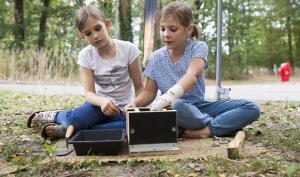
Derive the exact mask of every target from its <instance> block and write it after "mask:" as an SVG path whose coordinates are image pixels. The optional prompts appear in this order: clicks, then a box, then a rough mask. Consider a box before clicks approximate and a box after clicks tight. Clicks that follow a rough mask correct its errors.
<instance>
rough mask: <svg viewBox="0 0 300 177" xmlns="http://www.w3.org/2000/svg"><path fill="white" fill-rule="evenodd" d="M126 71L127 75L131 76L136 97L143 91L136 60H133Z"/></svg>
mask: <svg viewBox="0 0 300 177" xmlns="http://www.w3.org/2000/svg"><path fill="white" fill-rule="evenodd" d="M128 69H129V74H130V76H131V79H132V81H133V85H134V90H135V95H136V96H137V95H139V94H140V93H141V92H142V91H143V89H144V84H143V79H142V70H141V66H140V63H139V60H138V58H137V59H135V60H134V62H132V63H131V64H130V65H129V67H128Z"/></svg>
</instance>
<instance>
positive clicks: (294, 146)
mask: <svg viewBox="0 0 300 177" xmlns="http://www.w3.org/2000/svg"><path fill="white" fill-rule="evenodd" d="M83 102H84V97H83V96H72V95H66V96H43V95H31V94H26V93H14V92H9V91H0V142H1V143H2V145H0V163H1V162H5V163H8V164H12V165H16V166H17V167H22V166H24V165H28V166H29V168H26V169H25V170H19V171H17V172H16V173H15V175H16V176H63V175H69V174H73V173H74V174H79V173H80V174H81V175H82V176H110V177H113V176H120V175H123V176H176V175H177V176H178V175H180V176H196V175H198V176H224V175H225V176H234V175H236V176H251V175H252V176H258V175H263V176H288V177H290V176H300V167H299V166H300V157H299V153H300V138H299V137H300V113H299V109H300V103H299V102H260V104H261V108H262V114H261V117H260V119H259V120H258V121H257V122H255V123H253V124H252V125H251V126H250V127H247V128H246V129H245V132H246V136H247V141H250V142H252V143H254V144H262V145H263V146H265V147H266V148H268V149H270V151H268V152H266V153H263V154H260V155H259V156H257V157H253V156H250V157H247V158H244V159H241V160H239V161H232V160H228V159H226V158H222V157H209V158H207V159H193V160H192V159H186V160H179V161H176V162H170V161H168V160H160V159H154V160H151V161H147V162H146V161H140V160H138V159H137V158H131V159H130V160H128V161H126V162H122V163H100V162H99V161H97V160H93V159H92V158H89V160H85V161H80V162H74V163H66V162H56V161H50V162H48V163H47V164H40V162H41V161H42V160H44V159H45V158H50V159H51V156H52V155H53V151H54V150H53V147H52V143H53V142H49V141H45V140H43V139H42V138H41V137H40V135H39V131H38V130H37V129H28V128H27V127H26V118H27V116H29V115H30V114H31V113H32V112H34V111H37V110H54V109H71V108H74V107H76V106H79V105H81V104H82V103H83ZM1 143H0V144H1Z"/></svg>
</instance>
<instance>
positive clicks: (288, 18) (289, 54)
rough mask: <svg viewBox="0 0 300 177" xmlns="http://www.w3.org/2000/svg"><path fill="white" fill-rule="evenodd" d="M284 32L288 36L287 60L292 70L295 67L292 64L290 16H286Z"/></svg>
mask: <svg viewBox="0 0 300 177" xmlns="http://www.w3.org/2000/svg"><path fill="white" fill-rule="evenodd" d="M286 32H287V37H288V57H289V58H288V60H289V63H290V64H291V67H292V72H293V71H294V69H295V66H294V56H293V46H292V30H291V17H290V16H288V17H287V18H286Z"/></svg>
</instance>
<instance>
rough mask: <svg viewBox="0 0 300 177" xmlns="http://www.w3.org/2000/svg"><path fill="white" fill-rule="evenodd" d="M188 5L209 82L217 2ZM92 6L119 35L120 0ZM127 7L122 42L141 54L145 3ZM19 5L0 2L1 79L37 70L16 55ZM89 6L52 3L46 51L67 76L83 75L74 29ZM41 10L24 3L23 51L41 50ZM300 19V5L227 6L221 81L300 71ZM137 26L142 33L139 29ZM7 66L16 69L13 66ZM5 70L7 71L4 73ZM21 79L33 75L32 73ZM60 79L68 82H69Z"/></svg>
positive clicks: (35, 2)
mask: <svg viewBox="0 0 300 177" xmlns="http://www.w3.org/2000/svg"><path fill="white" fill-rule="evenodd" d="M186 1H187V2H188V3H189V4H190V5H191V7H192V8H193V13H194V22H195V24H197V25H198V26H199V27H200V29H201V31H202V35H201V37H202V40H203V41H205V42H206V43H207V44H208V46H209V50H210V54H209V61H210V65H209V69H208V71H207V77H208V78H214V77H215V63H216V62H215V60H216V22H217V1H211V0H201V1H198V0H186ZM89 2H90V3H91V4H94V5H96V6H98V7H99V8H100V9H101V10H102V11H103V12H104V14H105V16H106V17H107V18H109V19H111V21H112V22H113V23H112V25H111V31H112V30H113V29H114V20H115V12H116V10H119V9H116V7H115V4H116V0H114V1H110V0H92V1H89ZM122 2H125V3H124V8H123V9H125V10H126V11H124V13H121V11H120V13H119V14H120V32H121V39H124V40H129V41H133V40H134V42H137V43H136V44H137V45H139V48H140V49H143V34H144V33H143V31H144V27H143V18H144V16H143V15H144V13H143V8H144V7H143V6H144V1H137V0H124V1H122ZM158 2H160V3H161V5H162V7H164V6H165V5H167V4H168V3H169V2H171V1H170V0H158ZM14 3H15V2H14V1H5V0H0V26H1V28H0V53H6V54H5V55H6V56H5V59H0V62H2V61H3V60H4V61H5V62H4V63H5V64H4V65H1V70H0V71H1V72H2V73H1V75H0V78H1V79H7V78H18V77H19V76H12V75H11V74H13V73H14V72H12V69H13V67H17V66H16V65H18V66H20V65H21V66H22V65H24V62H27V63H31V64H34V62H33V63H32V61H31V60H32V59H31V58H29V57H28V58H25V59H23V58H21V57H18V56H19V52H20V51H15V50H16V48H15V47H16V44H17V42H16V41H15V36H14V30H15V29H16V25H15V22H14V20H11V19H14V6H15V4H14ZM126 3H128V4H126ZM84 4H85V1H83V0H77V1H61V0H53V1H51V3H50V6H49V13H48V19H47V24H46V38H45V49H44V50H43V51H45V52H46V53H48V51H50V53H51V51H59V52H58V53H59V55H61V56H63V57H64V59H63V60H65V61H63V62H62V63H64V64H62V66H64V67H66V68H67V69H66V71H65V70H63V72H71V73H72V72H73V69H78V68H76V66H74V65H76V58H77V55H78V52H79V51H80V50H81V49H82V48H83V47H84V46H85V45H86V44H85V43H84V41H83V40H81V39H80V37H79V35H78V32H77V31H76V29H75V24H74V14H75V11H76V10H77V9H78V8H79V7H80V6H82V5H84ZM197 4H198V5H199V6H197ZM42 9H43V3H42V1H40V0H32V1H24V20H25V24H24V28H25V40H24V41H23V43H22V45H23V46H24V50H26V51H27V50H29V51H30V50H36V48H37V45H38V36H39V23H40V18H41V14H42ZM299 16H300V4H299V2H298V1H286V0H278V1H271V0H263V1H255V0H239V1H237V0H223V41H222V42H223V53H222V54H223V62H222V63H223V67H222V72H223V74H222V79H241V78H242V77H244V76H242V75H244V71H247V70H250V69H251V68H257V67H266V68H269V69H272V67H273V65H277V66H279V65H280V63H282V62H284V61H290V62H293V63H294V65H295V66H297V67H299V66H300V58H299V57H300V47H299V45H300V20H299V18H298V17H299ZM288 17H289V19H290V35H291V37H290V38H289V37H288V29H287V18H288ZM138 25H139V26H140V27H139V28H137V26H138ZM156 35H157V36H158V35H159V34H156ZM289 39H290V40H291V42H290V44H291V48H289V47H288V44H289ZM18 42H19V41H18ZM156 46H157V47H161V43H160V42H159V40H158V41H156ZM7 51H9V52H7ZM1 57H2V58H3V56H1ZM6 57H7V58H6ZM30 57H31V56H30ZM291 57H292V58H291ZM47 58H48V57H47ZM48 59H49V60H48V61H46V62H45V63H47V67H48V68H52V69H51V72H60V71H61V69H60V71H57V70H56V71H55V69H54V68H55V67H56V66H57V65H58V66H60V65H61V64H59V63H60V62H57V61H53V59H52V57H49V58H48ZM18 60H21V61H20V62H19V61H18ZM8 61H10V64H14V65H13V66H10V65H8ZM22 63H23V64H22ZM26 67H28V66H26ZM26 67H25V68H26ZM38 67H40V66H37V68H38ZM3 68H5V71H4V69H3ZM13 70H15V71H19V70H20V68H19V67H17V68H15V69H13ZM70 70H71V71H70ZM26 71H28V69H21V72H22V73H23V72H26ZM232 71H234V72H232ZM49 72H50V71H49ZM49 72H47V73H49ZM76 72H77V71H76ZM3 73H4V74H3ZM20 75H24V76H26V75H32V72H31V73H30V74H27V73H24V74H20ZM64 75H65V74H64ZM70 75H72V74H70ZM51 77H52V76H51ZM60 77H63V78H64V77H65V76H60Z"/></svg>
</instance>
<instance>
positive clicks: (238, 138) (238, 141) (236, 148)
mask: <svg viewBox="0 0 300 177" xmlns="http://www.w3.org/2000/svg"><path fill="white" fill-rule="evenodd" d="M245 137H246V136H245V133H244V132H243V131H239V132H238V133H237V134H236V135H235V137H234V139H233V140H232V141H231V142H230V143H229V145H228V148H227V155H228V158H229V159H240V158H241V151H242V147H243V144H244V141H245Z"/></svg>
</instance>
